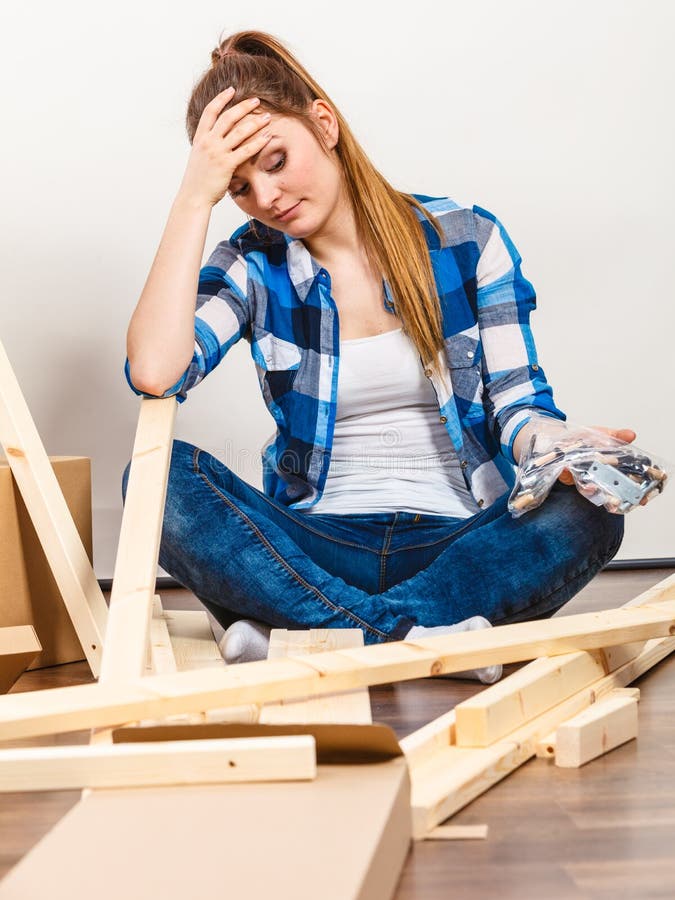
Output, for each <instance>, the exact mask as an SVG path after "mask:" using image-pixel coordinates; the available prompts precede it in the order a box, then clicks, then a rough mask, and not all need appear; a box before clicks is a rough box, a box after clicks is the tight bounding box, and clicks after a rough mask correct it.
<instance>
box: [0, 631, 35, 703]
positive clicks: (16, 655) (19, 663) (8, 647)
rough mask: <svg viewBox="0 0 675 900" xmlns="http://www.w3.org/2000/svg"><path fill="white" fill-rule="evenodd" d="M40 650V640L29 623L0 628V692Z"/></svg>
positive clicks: (15, 678) (10, 683)
mask: <svg viewBox="0 0 675 900" xmlns="http://www.w3.org/2000/svg"><path fill="white" fill-rule="evenodd" d="M39 652H40V642H39V641H38V639H37V635H36V634H35V630H34V628H33V627H32V626H31V625H6V626H4V627H3V628H0V694H5V693H6V692H7V691H8V690H9V689H10V688H11V686H12V685H13V684H14V682H15V681H16V680H17V678H18V677H19V675H21V673H22V672H25V670H26V669H27V668H28V666H29V664H30V663H31V662H32V661H33V660H34V659H35V657H36V656H37V654H38V653H39Z"/></svg>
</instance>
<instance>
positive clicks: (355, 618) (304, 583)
mask: <svg viewBox="0 0 675 900" xmlns="http://www.w3.org/2000/svg"><path fill="white" fill-rule="evenodd" d="M199 452H200V451H199V448H198V447H197V448H195V453H194V455H193V466H194V471H195V473H196V474H198V475H199V477H200V478H201V479H202V480H203V481H204V483H205V484H206V485H208V487H209V488H211V490H212V491H213V492H214V493H215V495H216V496H217V497H219V498H220V499H221V500H223V502H224V503H225V504H226V505H227V506H229V507H230V509H232V510H233V511H234V512H236V513H237V514H238V515H239V517H240V518H241V519H242V520H243V521H244V522H245V523H246V525H248V527H249V528H250V529H251V531H252V532H253V534H254V536H255V537H257V538H258V540H259V541H260V542H261V544H263V546H264V547H265V548H266V549H267V551H268V552H269V553H270V554H271V555H272V556H273V557H274V558H275V559H276V560H277V562H278V563H279V564H280V565H281V567H282V568H283V569H284V570H285V571H286V572H287V573H288V574H289V575H290V576H291V577H292V578H294V579H295V580H296V581H297V582H298V584H300V585H302V586H303V587H304V588H305V589H306V590H308V591H310V593H312V594H315V595H316V596H317V597H318V598H319V600H320V601H321V602H322V603H323V604H324V605H325V606H327V607H328V608H329V609H330V610H331V611H332V612H338V613H342V614H343V615H345V616H346V617H347V618H348V619H351V620H352V621H354V622H356V623H357V624H358V625H359V627H360V628H364V629H366V630H367V631H369V632H370V633H371V634H375V635H377V636H378V637H380V638H383V639H384V640H387V638H388V635H387V634H386V633H385V632H383V631H380V630H379V628H374V627H373V626H372V625H369V624H368V623H367V622H364V621H363V619H361V618H360V617H359V616H357V615H356V614H355V613H353V612H351V611H350V610H348V609H345V607H343V606H337V605H336V604H335V603H333V602H332V601H331V600H329V599H328V597H326V596H325V595H324V594H323V593H322V592H321V591H320V590H319V589H318V588H317V587H316V585H313V584H310V583H309V582H308V581H305V579H304V578H303V577H302V576H301V575H300V574H299V573H298V572H296V571H295V569H293V567H292V566H289V565H288V563H287V562H286V560H285V559H284V558H283V557H282V556H281V555H280V554H279V553H278V552H277V551H276V550H275V548H274V547H273V546H272V544H270V542H269V541H268V540H267V538H266V537H265V535H264V534H263V533H262V532H261V531H260V529H259V528H258V527H257V526H256V524H255V523H254V522H252V521H251V520H250V519H249V517H248V516H247V515H246V513H245V512H244V511H243V510H241V509H239V507H238V506H237V505H236V504H235V503H233V502H232V501H231V500H230V498H229V497H226V496H225V495H224V494H223V493H222V492H221V491H219V490H218V488H217V487H216V486H215V485H214V484H211V482H210V481H209V479H208V478H207V477H206V475H205V474H204V473H203V472H201V471H200V470H199V466H198V464H197V460H198V458H199Z"/></svg>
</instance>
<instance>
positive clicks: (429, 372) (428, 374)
mask: <svg viewBox="0 0 675 900" xmlns="http://www.w3.org/2000/svg"><path fill="white" fill-rule="evenodd" d="M424 374H425V375H426V376H427V378H431V369H425V370H424Z"/></svg>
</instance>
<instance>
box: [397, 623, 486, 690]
mask: <svg viewBox="0 0 675 900" xmlns="http://www.w3.org/2000/svg"><path fill="white" fill-rule="evenodd" d="M480 628H492V625H491V623H490V622H488V620H487V619H485V618H484V617H483V616H472V617H471V618H470V619H464V621H463V622H457V623H456V624H455V625H435V626H433V627H431V628H425V627H424V626H422V625H413V627H412V628H411V629H410V631H409V632H408V633H407V634H406V638H416V637H420V638H422V637H435V636H437V635H439V634H453V633H454V632H457V631H477V630H478V629H480ZM438 677H439V678H470V679H472V680H473V681H482V682H483V684H494V682H495V681H499V679H500V678H501V677H502V667H501V665H498V666H486V668H484V669H469V670H467V671H466V672H451V673H450V674H448V675H439V676H438Z"/></svg>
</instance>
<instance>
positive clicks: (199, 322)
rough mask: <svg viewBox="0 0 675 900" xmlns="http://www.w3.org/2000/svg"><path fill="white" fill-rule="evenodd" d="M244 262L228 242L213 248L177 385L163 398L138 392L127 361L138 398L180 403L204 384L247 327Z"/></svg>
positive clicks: (126, 372)
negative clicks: (186, 362)
mask: <svg viewBox="0 0 675 900" xmlns="http://www.w3.org/2000/svg"><path fill="white" fill-rule="evenodd" d="M247 295H248V291H247V270H246V260H245V259H244V257H243V256H242V254H241V253H240V252H239V250H238V249H237V248H236V247H235V246H234V245H233V244H231V243H230V242H229V241H222V242H221V243H220V244H218V246H217V247H216V248H215V250H214V251H213V253H212V254H211V256H210V257H209V258H208V260H207V262H206V264H205V265H204V266H203V267H202V268H201V269H200V272H199V283H198V287H197V303H196V308H195V322H194V329H195V343H194V353H193V355H192V359H191V360H190V363H189V365H188V366H187V368H186V369H185V371H184V372H183V374H182V375H181V376H180V378H179V379H178V381H177V382H176V383H175V384H174V385H172V386H171V387H170V388H168V389H167V390H166V391H164V393H163V394H161V395H160V394H149V393H146V392H145V391H141V390H139V389H138V388H137V387H136V385H135V384H134V383H133V382H132V380H131V373H130V367H129V358H128V357H127V358H126V360H125V363H124V375H125V377H126V380H127V383H128V385H129V387H130V388H131V390H132V391H133V392H134V393H135V394H137V395H139V396H141V397H152V398H159V397H173V396H175V397H176V400H177V401H178V402H179V403H183V402H184V401H185V400H186V399H187V392H188V391H189V390H191V389H192V388H193V387H195V386H196V385H198V384H199V382H200V381H203V379H204V378H206V376H207V375H208V374H209V373H210V372H212V371H213V370H214V369H215V368H216V366H217V365H218V363H220V361H221V360H222V359H223V357H224V356H225V354H226V353H227V351H228V350H229V349H230V347H232V346H233V345H234V344H236V343H237V341H238V340H240V338H241V337H243V335H244V334H245V333H246V331H247V330H248V328H249V327H250V322H251V316H250V306H249V302H248V297H247Z"/></svg>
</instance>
